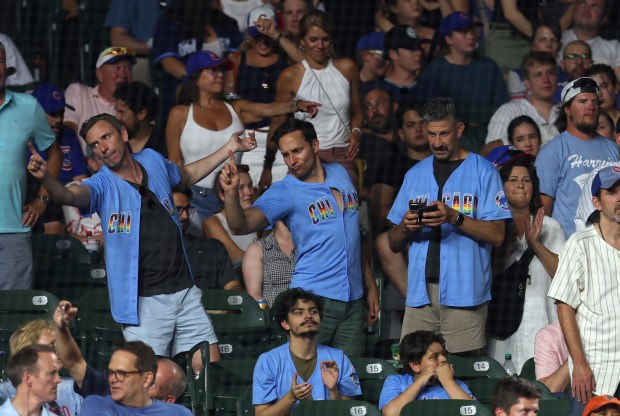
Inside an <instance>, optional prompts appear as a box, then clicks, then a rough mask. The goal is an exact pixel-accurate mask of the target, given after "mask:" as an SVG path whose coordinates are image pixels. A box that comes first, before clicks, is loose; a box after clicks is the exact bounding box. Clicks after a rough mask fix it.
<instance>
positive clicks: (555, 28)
mask: <svg viewBox="0 0 620 416" xmlns="http://www.w3.org/2000/svg"><path fill="white" fill-rule="evenodd" d="M543 27H548V28H549V30H550V31H551V33H553V36H555V38H556V39H557V40H558V42H560V41H561V40H562V28H561V27H560V25H559V24H558V23H557V22H554V21H551V20H546V19H543V20H539V21H537V22H534V25H533V26H532V38H531V39H530V41H531V43H534V41H535V40H536V32H538V30H539V29H541V28H543Z"/></svg>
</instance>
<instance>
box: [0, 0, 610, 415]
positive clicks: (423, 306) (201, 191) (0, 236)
mask: <svg viewBox="0 0 620 416" xmlns="http://www.w3.org/2000/svg"><path fill="white" fill-rule="evenodd" d="M613 2H614V0H575V1H573V2H556V3H559V4H556V5H555V7H550V6H547V5H546V4H543V3H540V2H525V1H517V0H502V1H499V0H497V1H488V0H479V1H477V2H473V3H471V2H465V1H462V0H440V1H439V2H437V3H435V2H430V1H425V0H381V1H378V2H377V4H376V6H375V5H370V4H367V3H368V2H363V1H360V2H356V4H357V3H359V4H357V5H348V6H346V7H349V9H347V10H348V11H349V12H354V13H353V15H350V14H346V13H345V14H344V15H343V13H339V12H338V11H342V10H341V9H339V8H338V7H336V6H335V5H333V4H330V2H321V1H318V0H314V1H310V0H308V1H304V0H226V1H225V0H220V1H213V2H212V1H194V0H174V1H171V2H155V1H150V0H149V1H146V0H139V1H138V0H134V1H128V0H123V1H121V0H114V1H112V2H111V3H110V6H109V11H108V14H107V18H106V19H105V22H104V26H103V27H101V28H91V30H109V44H110V45H112V46H110V47H107V48H104V49H103V50H102V51H99V52H100V53H99V55H98V58H97V60H96V62H94V67H93V68H89V70H90V71H92V72H93V73H94V74H95V78H96V81H97V82H96V84H95V85H86V84H85V83H84V82H83V80H82V79H74V80H72V81H73V82H71V83H65V84H66V85H57V84H53V83H49V82H47V81H49V80H47V79H40V74H39V73H38V72H37V73H36V74H35V76H34V77H33V75H32V72H33V71H34V70H35V69H36V68H34V67H32V65H29V63H28V62H26V61H25V60H24V59H23V58H22V56H21V54H20V52H19V49H20V48H27V47H28V46H29V45H22V44H20V39H11V38H10V37H9V36H7V35H5V34H3V33H0V148H1V149H2V150H3V151H2V152H0V169H1V171H2V173H1V174H0V199H1V200H2V201H4V202H3V203H2V205H1V208H0V290H12V289H29V288H31V287H32V286H33V283H32V282H33V279H37V278H41V276H33V261H32V245H31V234H32V233H46V234H66V235H70V236H71V237H74V238H76V239H77V240H80V241H82V243H83V244H84V246H85V247H86V248H87V249H88V250H89V251H102V252H103V253H104V255H105V265H106V268H107V272H108V276H109V278H108V286H109V292H110V303H111V309H112V315H113V317H114V319H115V320H116V321H117V322H119V323H122V324H123V335H124V337H125V339H126V341H127V343H126V344H124V345H123V346H121V347H120V349H119V350H118V351H117V352H116V353H115V354H114V356H113V357H112V358H113V359H112V361H111V363H110V369H111V370H110V371H111V374H110V377H109V378H108V379H106V378H105V377H103V376H102V375H100V374H98V373H96V372H93V371H94V370H93V369H92V368H91V367H90V366H88V364H87V363H86V362H85V361H84V359H83V358H81V360H78V361H77V364H76V361H75V360H76V358H75V356H76V355H79V351H76V350H75V349H74V344H75V342H74V341H73V340H72V339H71V338H70V334H69V333H68V331H66V329H67V325H68V324H69V323H70V321H71V318H72V316H73V315H74V314H75V308H74V307H73V306H72V305H71V304H70V303H69V302H67V301H62V302H61V306H60V308H61V309H62V311H63V312H62V318H58V317H56V318H57V319H55V324H54V325H53V326H50V327H49V328H47V327H40V325H39V327H37V328H38V329H37V331H38V332H37V334H35V335H32V340H30V344H40V343H43V344H49V343H50V342H47V341H46V342H42V341H40V340H39V338H40V337H39V336H43V335H49V334H50V333H52V334H53V333H55V334H56V340H57V341H58V339H59V338H60V340H61V344H62V345H63V346H62V347H60V348H58V346H57V356H56V354H55V353H54V350H53V349H45V348H39V347H32V346H30V347H28V346H26V345H24V346H23V347H26V351H24V352H23V353H21V355H17V356H16V353H17V351H11V355H12V356H14V360H13V366H14V367H15V369H14V371H13V373H10V376H11V381H10V383H9V384H8V385H5V386H0V396H2V397H4V398H7V397H13V398H14V401H13V405H12V406H13V407H14V409H13V410H14V411H15V409H17V410H16V411H18V412H19V411H20V409H21V408H24V409H26V408H28V409H29V411H34V412H38V413H42V414H48V413H49V412H51V413H50V414H54V412H53V410H54V406H56V398H51V395H50V394H49V392H48V394H47V396H46V395H41V396H40V397H41V400H40V401H32V400H29V399H28V397H29V396H28V395H29V394H30V393H29V390H27V389H26V387H28V388H32V386H31V385H30V383H29V382H28V380H29V378H28V377H30V376H29V375H28V374H29V373H31V372H35V371H34V370H33V369H32V368H36V367H38V366H39V367H41V368H45V369H46V371H47V372H48V373H49V375H50V378H49V380H47V388H48V389H51V390H55V389H56V385H58V396H57V400H58V401H61V402H63V403H64V402H67V403H68V402H71V403H72V404H71V406H72V407H71V409H72V410H70V414H72V415H73V414H78V413H80V411H81V410H80V409H82V411H83V409H93V410H92V411H93V413H89V414H107V413H105V411H103V410H101V409H104V408H106V409H110V410H109V412H113V411H115V408H116V407H118V406H121V407H127V406H129V407H140V408H142V407H144V408H146V407H152V406H156V407H157V406H160V404H158V403H159V402H158V401H154V400H152V398H160V396H158V395H157V394H154V393H153V392H152V391H150V390H149V386H151V385H157V386H158V387H159V388H163V387H164V384H165V383H166V382H165V381H162V382H161V384H160V382H157V381H156V377H157V376H159V375H160V374H162V372H163V374H167V373H166V370H165V369H164V370H162V369H161V368H159V371H158V370H157V369H156V367H158V366H159V367H161V366H162V364H167V363H168V362H169V360H168V361H164V360H163V359H162V360H159V362H158V361H157V360H156V359H155V358H154V357H155V355H154V354H157V355H158V356H160V357H172V356H174V355H176V354H178V353H180V352H184V351H188V350H189V349H190V348H191V347H192V346H193V344H195V343H196V342H198V341H206V342H208V343H209V344H210V345H211V360H213V361H216V360H218V359H219V349H218V340H217V333H216V332H215V331H214V330H213V328H212V325H211V321H210V319H209V317H208V315H207V314H206V312H205V311H204V306H203V305H202V303H201V300H200V296H201V290H203V291H204V290H210V289H225V290H235V291H247V292H248V293H249V294H250V295H251V296H252V297H253V298H254V299H255V300H256V301H257V302H258V304H259V305H260V306H261V307H262V308H273V312H274V313H275V316H276V321H277V324H280V325H281V326H282V327H283V329H285V330H286V331H287V333H288V337H289V344H285V345H286V346H288V348H289V350H290V355H289V354H288V352H289V350H287V347H284V346H281V347H278V348H279V349H277V350H273V351H269V352H266V353H264V355H263V356H261V358H260V359H259V362H258V364H257V367H256V369H255V376H256V379H257V380H268V381H269V383H273V386H271V387H270V388H268V387H267V384H265V383H267V381H265V382H264V383H263V382H261V383H262V384H261V385H260V386H257V384H256V383H255V386H254V398H253V404H254V405H255V406H256V414H269V415H271V414H287V413H288V412H289V410H290V408H291V406H293V405H294V403H295V402H297V401H298V400H304V399H306V398H308V397H309V396H312V397H314V398H315V399H319V400H320V399H340V398H342V397H348V396H357V395H359V391H358V390H359V388H356V387H355V383H349V382H350V381H355V380H354V379H355V369H354V368H353V366H352V365H351V363H350V362H349V360H348V359H347V356H349V357H357V356H362V355H363V354H364V352H365V349H364V348H365V331H364V329H365V327H372V326H373V325H378V320H379V319H380V320H382V321H383V322H381V325H382V328H384V329H383V330H384V331H386V333H385V334H384V335H383V336H384V338H391V339H394V340H395V342H398V341H399V340H400V354H401V356H400V358H401V362H402V364H403V367H404V370H405V372H406V373H407V374H405V375H400V376H398V377H395V378H392V379H388V381H389V382H386V387H385V388H384V391H383V392H382V395H381V399H380V401H379V402H378V404H379V407H380V408H381V409H382V412H383V414H385V415H398V414H399V413H400V410H401V409H402V407H403V406H404V405H405V404H406V403H407V402H408V401H411V400H415V399H428V398H432V399H449V398H451V399H465V400H468V399H472V398H474V399H475V397H474V396H473V395H472V393H471V391H470V390H469V389H468V387H467V385H466V383H463V382H462V381H460V380H456V379H454V376H453V372H452V369H451V368H450V366H449V365H447V363H446V356H447V354H448V353H449V354H457V355H462V356H476V355H488V356H490V357H492V358H494V359H496V360H497V361H500V362H502V361H503V360H504V357H505V356H506V355H508V354H511V355H512V361H513V362H514V363H515V364H516V366H517V369H520V368H521V367H522V366H523V365H524V364H525V362H526V361H527V360H528V359H530V358H532V357H534V358H535V364H536V378H537V379H538V380H540V382H542V383H544V384H545V385H546V386H547V387H548V388H549V389H550V390H551V392H553V393H556V394H563V393H564V394H566V397H569V398H570V400H571V410H570V412H571V414H573V415H581V414H582V412H585V411H584V407H585V406H586V403H587V402H588V400H590V399H591V398H592V397H593V396H604V397H607V396H613V395H615V396H616V397H620V355H618V353H617V351H620V343H619V342H618V339H620V336H617V332H618V328H619V327H620V313H619V312H618V310H617V309H618V308H617V306H615V305H617V304H618V302H619V301H620V299H619V298H618V287H620V261H619V260H618V258H619V253H620V167H619V166H620V162H619V155H620V82H619V80H618V76H620V42H619V40H618V39H605V38H604V37H601V33H603V32H602V31H603V29H604V28H605V26H606V25H607V24H608V21H609V16H610V12H611V11H612V8H613V7H614V6H613V5H612V3H613ZM73 3H74V2H72V1H66V2H63V5H64V7H66V9H67V11H68V12H70V13H71V15H73V13H78V14H79V12H80V10H83V9H80V8H75V7H74V6H75V5H74V4H73ZM85 7H88V5H86V6H85ZM342 7H344V6H342ZM347 25H348V26H347ZM346 27H350V28H351V29H350V30H349V32H350V34H351V36H352V37H353V38H354V39H340V37H342V36H343V33H346V32H343V28H346ZM0 32H4V30H3V28H2V27H0ZM76 53H77V51H76ZM29 66H31V67H30V68H29ZM24 91H26V92H24ZM530 254H532V260H531V261H530V262H529V263H528V264H526V272H527V280H526V282H527V283H526V284H525V285H524V286H525V287H524V288H521V292H520V293H519V295H518V296H519V297H520V302H521V303H522V304H523V314H522V316H521V317H520V319H519V320H518V322H517V324H516V326H515V327H514V328H513V330H512V332H511V333H510V334H509V335H508V336H499V335H498V334H497V333H496V332H494V331H492V330H491V329H490V328H489V327H487V319H488V318H489V316H488V314H489V313H490V311H493V310H494V309H493V308H492V306H493V305H492V304H491V302H493V301H494V299H492V297H491V293H492V291H493V290H492V288H493V287H494V286H493V285H494V282H495V279H494V278H495V277H498V278H499V276H500V275H502V274H503V273H507V272H509V271H510V270H512V269H513V266H514V265H515V264H517V263H518V262H519V260H520V259H521V258H527V257H528V256H529V255H530ZM376 272H381V275H382V276H384V279H380V280H378V281H377V280H376V279H375V273H376ZM43 278H44V277H43ZM377 284H379V285H380V286H379V287H378V286H377ZM289 288H291V289H292V290H288V289H289ZM380 293H382V294H383V295H382V296H381V297H380ZM279 295H280V297H282V299H280V297H279ZM506 295H508V296H514V297H517V294H506ZM278 299H279V300H280V302H279V301H278ZM495 300H496V301H497V299H495ZM65 309H66V312H65ZM59 313H60V312H59ZM597 317H598V318H597ZM493 318H496V317H493ZM33 331H34V330H33ZM39 332H40V334H39ZM22 355H23V357H22ZM317 355H318V357H319V358H318V359H317ZM198 358H199V357H198V354H196V355H195V356H194V357H190V362H191V363H192V366H193V367H194V370H195V371H198V370H199V369H200V362H199V359H198ZM59 360H60V361H59ZM59 362H62V364H63V365H64V366H65V367H68V369H69V372H70V375H71V377H72V380H74V382H75V383H76V384H75V387H73V384H71V383H73V381H71V382H67V381H66V380H65V379H64V378H61V377H59V376H58V367H59ZM158 363H159V364H158ZM68 364H73V365H72V366H69V365H68ZM170 368H172V372H174V368H173V367H170ZM170 368H169V369H170ZM314 368H316V369H317V370H318V372H317V373H316V374H314V375H313V373H312V371H311V370H312V369H314ZM339 369H340V370H341V373H340V374H338V370H339ZM9 371H11V370H9ZM342 371H346V372H347V374H344V373H342ZM271 372H273V374H271ZM133 373H135V374H136V375H139V378H140V380H142V387H140V386H139V385H138V384H136V385H135V386H134V387H135V390H134V394H135V395H134V396H133V398H134V399H136V401H132V400H133V399H127V397H121V396H122V395H120V393H119V392H118V391H117V390H116V389H115V388H114V385H115V384H119V383H120V384H123V382H124V380H125V382H126V380H127V379H133V378H134V377H133V375H134V374H133ZM156 375H157V376H156ZM343 375H345V376H350V380H348V381H347V380H346V379H343V378H342V376H343ZM136 378H138V377H136ZM291 379H292V384H291ZM24 381H26V383H24ZM513 381H514V380H513ZM11 383H12V384H11ZM66 383H69V384H68V385H69V387H68V388H67V387H66V386H65V384H66ZM83 383H86V385H87V386H92V385H91V384H89V383H95V384H96V386H95V387H97V388H95V389H94V390H88V391H87V392H86V393H85V394H84V395H83V396H88V395H91V394H96V395H102V396H107V395H109V394H111V396H110V397H109V398H104V399H101V400H96V399H92V398H89V399H86V400H85V401H84V402H82V400H81V398H77V397H76V396H73V393H72V392H73V391H74V390H75V392H77V393H81V392H84V386H83ZM101 383H103V384H101ZM132 383H133V381H132ZM347 383H349V384H351V385H349V384H347ZM514 383H515V384H514V385H510V383H509V382H507V384H506V385H505V386H498V390H497V392H496V395H497V397H498V399H497V403H495V402H494V403H493V406H494V407H495V409H496V414H507V415H508V414H513V413H512V410H510V409H511V407H514V406H516V405H517V404H519V405H521V404H523V403H522V401H523V400H524V401H527V403H528V406H530V405H531V406H534V407H536V408H537V407H538V399H539V398H540V391H538V390H536V387H535V386H530V385H527V384H525V385H523V384H519V383H520V382H519V381H516V382H514ZM126 384H128V383H126ZM316 384H323V386H322V387H319V386H318V385H316ZM102 385H103V387H101V386H102ZM63 386H65V387H63ZM313 386H314V389H313V388H312V387H313ZM358 387H359V386H358ZM502 389H508V390H510V389H513V390H515V391H518V392H521V393H523V394H524V396H523V397H525V399H523V400H521V399H519V400H518V401H515V400H516V399H515V397H516V396H514V393H512V396H511V395H510V394H508V393H506V392H505V391H502ZM519 394H520V393H519ZM48 396H49V397H48ZM169 396H170V395H169ZM177 396H178V394H176V393H175V394H172V398H173V399H174V398H175V397H177ZM38 397H39V396H38ZM80 397H81V396H80ZM161 397H163V398H164V401H165V396H161ZM24 398H26V399H24ZM285 398H286V400H284V399H285ZM513 399H514V400H513ZM169 401H174V400H169ZM608 401H610V403H611V399H609V400H608ZM7 402H9V403H10V401H7ZM517 402H518V403H517ZM76 403H77V404H76ZM515 403H517V404H515ZM618 404H620V402H619V403H618ZM42 405H43V407H42V408H41V406H42ZM603 405H610V404H609V403H607V402H605V403H603V404H601V406H603ZM7 406H8V405H7ZM597 406H598V405H597ZM164 407H165V406H164ZM599 407H600V406H599ZM588 408H590V410H592V411H596V409H598V407H596V406H594V405H592V406H590V405H588V407H587V408H586V410H588ZM94 409H97V411H98V412H101V413H94V412H95V410H94ZM152 409H155V410H152V411H160V410H159V408H157V409H156V408H152ZM3 410H4V406H3V407H2V408H0V414H4V413H2V411H3ZM117 410H118V409H117ZM89 411H90V410H89ZM162 411H163V410H162ZM166 411H167V412H171V413H169V414H184V413H183V411H182V409H176V408H170V409H169V410H166ZM45 412H48V413H45ZM502 412H503V413H502ZM38 413H37V414H38ZM84 414H86V413H84ZM584 414H585V413H584Z"/></svg>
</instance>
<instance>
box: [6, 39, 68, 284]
mask: <svg viewBox="0 0 620 416" xmlns="http://www.w3.org/2000/svg"><path fill="white" fill-rule="evenodd" d="M6 65H7V63H6V50H5V47H4V44H3V43H1V42H0V131H1V132H2V134H1V135H0V148H1V149H2V152H0V166H2V174H0V201H2V203H1V204H0V290H11V289H30V288H31V286H32V246H31V242H30V228H31V227H32V226H34V225H35V223H36V222H37V220H38V219H39V217H40V216H41V215H42V214H43V212H44V211H45V208H46V206H47V204H48V203H49V197H48V195H47V191H46V190H45V188H43V187H41V188H40V189H39V192H38V194H37V197H36V198H35V199H34V200H33V201H31V202H30V203H28V204H26V203H25V194H26V164H27V161H28V159H27V149H28V143H29V142H34V144H35V145H36V146H37V148H38V149H40V150H46V149H47V152H48V153H47V160H48V165H49V170H50V173H51V174H52V176H53V177H57V176H58V173H59V171H60V160H61V152H60V148H59V147H58V144H57V143H56V137H55V136H54V133H53V132H52V130H51V129H50V126H49V124H48V122H47V118H46V116H45V112H44V111H43V109H42V108H41V106H40V105H39V104H38V103H37V100H36V99H35V98H34V97H32V96H31V95H28V94H20V93H16V92H13V91H11V90H7V89H6V88H5V85H6V78H7V76H8V75H9V74H8V71H7V66H6Z"/></svg>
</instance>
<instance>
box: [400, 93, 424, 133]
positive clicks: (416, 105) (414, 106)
mask: <svg viewBox="0 0 620 416" xmlns="http://www.w3.org/2000/svg"><path fill="white" fill-rule="evenodd" d="M409 111H415V112H416V113H418V115H419V116H420V117H421V116H422V105H421V104H420V102H419V101H414V100H403V101H401V102H400V103H399V104H398V109H397V110H396V126H397V128H401V127H402V126H403V122H404V118H405V114H406V113H407V112H409Z"/></svg>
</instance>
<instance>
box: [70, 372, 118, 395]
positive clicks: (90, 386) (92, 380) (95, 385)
mask: <svg viewBox="0 0 620 416" xmlns="http://www.w3.org/2000/svg"><path fill="white" fill-rule="evenodd" d="M74 390H75V392H76V393H77V394H79V395H81V396H82V397H87V396H91V395H96V396H107V395H109V394H110V381H109V380H108V378H107V377H106V376H105V375H104V374H103V373H102V372H101V371H97V370H95V369H94V368H93V367H91V366H90V364H86V372H85V373H84V380H83V381H82V387H81V388H80V387H78V385H77V384H75V385H74Z"/></svg>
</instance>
